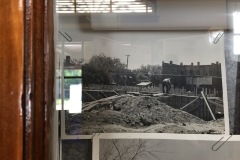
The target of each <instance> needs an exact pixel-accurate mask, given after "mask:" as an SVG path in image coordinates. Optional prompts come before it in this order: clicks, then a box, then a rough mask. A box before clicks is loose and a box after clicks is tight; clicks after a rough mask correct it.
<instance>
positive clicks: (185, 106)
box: [180, 97, 199, 110]
mask: <svg viewBox="0 0 240 160" xmlns="http://www.w3.org/2000/svg"><path fill="white" fill-rule="evenodd" d="M198 99H199V97H197V98H195V99H194V100H192V101H191V102H189V103H188V104H186V105H185V106H183V107H182V108H180V109H181V110H182V109H184V108H186V107H188V106H189V105H191V104H192V103H194V102H195V101H196V100H198Z"/></svg>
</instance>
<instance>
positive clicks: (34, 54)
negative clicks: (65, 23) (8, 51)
mask: <svg viewBox="0 0 240 160" xmlns="http://www.w3.org/2000/svg"><path fill="white" fill-rule="evenodd" d="M24 6H25V12H24V13H25V19H24V22H25V29H24V33H25V39H24V44H25V56H24V58H25V64H24V74H25V77H24V82H25V83H24V95H25V96H24V114H25V119H24V125H25V126H24V131H25V136H24V157H23V159H24V160H48V159H50V157H51V151H50V149H51V146H52V145H51V136H52V135H51V127H52V126H51V121H52V113H53V109H54V108H53V101H54V98H53V97H54V88H53V86H54V50H53V48H54V47H53V29H54V27H53V2H52V1H51V0H41V1H40V0H25V1H24Z"/></svg>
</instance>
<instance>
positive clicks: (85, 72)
mask: <svg viewBox="0 0 240 160" xmlns="http://www.w3.org/2000/svg"><path fill="white" fill-rule="evenodd" d="M78 34H79V41H81V45H78V48H81V51H80V52H79V53H81V54H79V53H78V54H79V55H80V56H79V57H80V58H79V59H76V55H77V52H71V53H70V52H65V61H64V66H65V69H66V70H67V69H71V70H73V69H74V68H75V69H78V70H81V82H82V113H77V114H71V113H68V111H66V114H65V124H66V125H65V128H66V130H65V131H66V134H67V135H89V134H93V133H178V134H224V133H225V122H224V107H227V106H226V104H225V102H224V96H225V95H226V93H225V89H224V88H223V82H225V81H224V78H226V77H225V73H224V72H223V71H225V70H223V69H224V67H225V64H224V47H223V42H224V40H223V39H224V38H223V37H222V34H223V32H221V31H215V32H213V31H209V32H206V31H198V32H197V31H191V32H190V31H188V32H183V31H172V32H169V31H162V32H159V31H158V32H157V31H156V32H155V31H151V32H149V31H142V32H138V31H134V32H130V31H121V32H109V31H108V32H87V33H85V32H81V33H78ZM80 39H81V40H80ZM79 46H80V47H79ZM69 48H70V46H69V47H68V49H69ZM72 48H74V46H73V47H72ZM75 48H77V47H76V46H75ZM69 50H70V49H69ZM73 53H74V54H75V55H74V54H73ZM74 62H76V63H74ZM68 83H69V84H66V83H65V92H64V93H65V99H66V101H67V100H68V99H71V96H70V95H71V94H70V92H71V91H70V87H69V86H71V84H74V83H75V82H74V80H73V81H71V80H70V81H68ZM224 85H226V84H224Z"/></svg>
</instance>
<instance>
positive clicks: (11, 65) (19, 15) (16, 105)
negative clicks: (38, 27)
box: [0, 0, 24, 160]
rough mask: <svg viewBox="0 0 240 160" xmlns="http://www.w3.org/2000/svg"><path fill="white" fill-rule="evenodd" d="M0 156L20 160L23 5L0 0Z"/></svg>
mask: <svg viewBox="0 0 240 160" xmlns="http://www.w3.org/2000/svg"><path fill="white" fill-rule="evenodd" d="M0 6H2V7H1V9H0V15H1V18H0V29H1V30H0V31H1V36H0V52H1V53H0V79H1V83H0V97H1V100H0V126H1V131H0V142H1V145H0V159H1V160H10V159H11V160H21V159H22V150H23V147H22V146H23V138H22V137H23V134H22V133H23V125H22V124H23V112H22V89H23V54H24V49H23V46H24V45H23V8H22V7H23V5H22V1H21V0H1V1H0Z"/></svg>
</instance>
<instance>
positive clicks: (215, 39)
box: [213, 32, 224, 44]
mask: <svg viewBox="0 0 240 160" xmlns="http://www.w3.org/2000/svg"><path fill="white" fill-rule="evenodd" d="M223 35H224V32H220V33H218V35H217V36H216V37H215V38H214V40H213V43H214V44H217V43H218V41H219V40H220V39H221V38H222V36H223Z"/></svg>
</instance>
